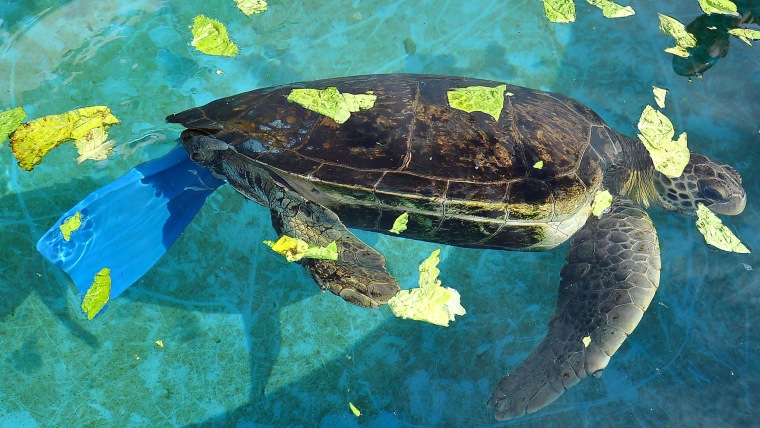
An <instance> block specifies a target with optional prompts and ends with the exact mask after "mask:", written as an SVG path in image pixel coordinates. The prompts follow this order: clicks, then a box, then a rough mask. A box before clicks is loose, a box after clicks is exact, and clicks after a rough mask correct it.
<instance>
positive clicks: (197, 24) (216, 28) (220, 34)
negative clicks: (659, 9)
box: [190, 15, 238, 57]
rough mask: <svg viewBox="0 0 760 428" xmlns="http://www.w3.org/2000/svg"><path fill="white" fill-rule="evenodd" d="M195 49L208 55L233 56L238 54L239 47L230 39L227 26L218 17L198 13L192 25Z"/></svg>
mask: <svg viewBox="0 0 760 428" xmlns="http://www.w3.org/2000/svg"><path fill="white" fill-rule="evenodd" d="M191 31H192V33H193V41H192V42H190V44H191V45H193V46H194V47H195V49H197V50H199V51H200V52H203V53H205V54H207V55H218V56H231V57H234V56H235V55H237V54H238V47H237V46H236V45H235V43H233V42H232V40H230V36H229V35H228V34H227V28H225V26H224V24H222V23H221V22H219V21H217V20H216V19H211V18H208V17H206V16H204V15H198V16H196V17H195V19H193V26H192V27H191Z"/></svg>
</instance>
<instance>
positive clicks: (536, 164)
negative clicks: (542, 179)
mask: <svg viewBox="0 0 760 428" xmlns="http://www.w3.org/2000/svg"><path fill="white" fill-rule="evenodd" d="M543 167H544V161H538V162H536V163H534V164H533V168H536V169H543Z"/></svg>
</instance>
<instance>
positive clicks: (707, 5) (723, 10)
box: [697, 0, 739, 16]
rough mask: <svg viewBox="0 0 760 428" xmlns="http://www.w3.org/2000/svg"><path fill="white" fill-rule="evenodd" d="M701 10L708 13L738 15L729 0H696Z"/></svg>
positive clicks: (734, 6)
mask: <svg viewBox="0 0 760 428" xmlns="http://www.w3.org/2000/svg"><path fill="white" fill-rule="evenodd" d="M697 1H698V2H699V6H700V7H701V8H702V10H703V11H704V12H705V13H706V14H708V15H710V14H713V13H719V14H722V15H734V16H739V13H738V12H737V11H736V5H735V4H734V2H732V1H730V0H697Z"/></svg>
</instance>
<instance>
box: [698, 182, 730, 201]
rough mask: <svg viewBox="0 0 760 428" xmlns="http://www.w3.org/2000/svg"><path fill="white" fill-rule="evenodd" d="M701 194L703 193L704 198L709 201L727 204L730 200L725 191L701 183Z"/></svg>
mask: <svg viewBox="0 0 760 428" xmlns="http://www.w3.org/2000/svg"><path fill="white" fill-rule="evenodd" d="M699 193H701V194H702V197H704V198H705V199H709V200H711V201H714V202H725V201H727V200H728V199H729V198H728V196H727V195H725V193H724V192H723V189H721V188H717V187H714V186H711V185H710V184H707V183H701V182H700V183H699Z"/></svg>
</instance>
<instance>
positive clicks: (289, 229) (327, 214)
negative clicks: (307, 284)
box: [269, 185, 399, 308]
mask: <svg viewBox="0 0 760 428" xmlns="http://www.w3.org/2000/svg"><path fill="white" fill-rule="evenodd" d="M275 192H276V195H275V197H270V198H269V199H270V208H271V212H272V224H273V225H274V228H275V229H276V230H277V233H278V234H279V235H289V236H292V237H294V238H299V239H302V240H304V241H306V242H309V243H312V244H319V245H321V246H326V245H327V244H329V243H330V242H332V241H335V242H336V243H337V246H338V260H335V261H333V260H316V259H302V260H301V261H300V262H299V263H300V264H301V265H303V266H304V267H305V268H306V269H307V270H308V271H309V274H311V277H312V278H314V281H316V282H317V284H318V285H319V287H320V288H321V289H322V290H323V291H324V290H330V291H331V292H332V293H334V294H337V295H338V296H340V297H342V298H343V299H344V300H346V301H347V302H350V303H353V304H355V305H359V306H365V307H371V308H376V307H378V306H380V305H382V304H385V303H386V302H388V299H390V298H391V297H393V296H395V295H396V293H397V292H398V291H399V286H398V283H397V282H396V280H395V279H394V278H393V277H392V276H391V275H390V274H389V273H388V271H387V270H386V269H385V257H383V255H382V254H380V253H378V252H377V251H375V250H374V249H372V247H370V246H369V245H367V244H365V243H364V242H363V241H362V240H360V239H359V238H357V237H356V236H355V235H354V234H353V233H351V232H350V231H349V230H348V229H346V226H344V225H343V223H341V221H340V219H339V218H338V216H337V215H336V214H335V213H334V212H332V211H330V210H329V209H327V208H325V207H323V206H322V205H320V204H318V203H316V202H313V201H310V200H307V199H306V198H304V197H302V196H301V195H299V194H298V193H297V192H295V191H293V190H290V189H287V188H285V187H284V186H282V185H278V186H277V188H276V190H275Z"/></svg>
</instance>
